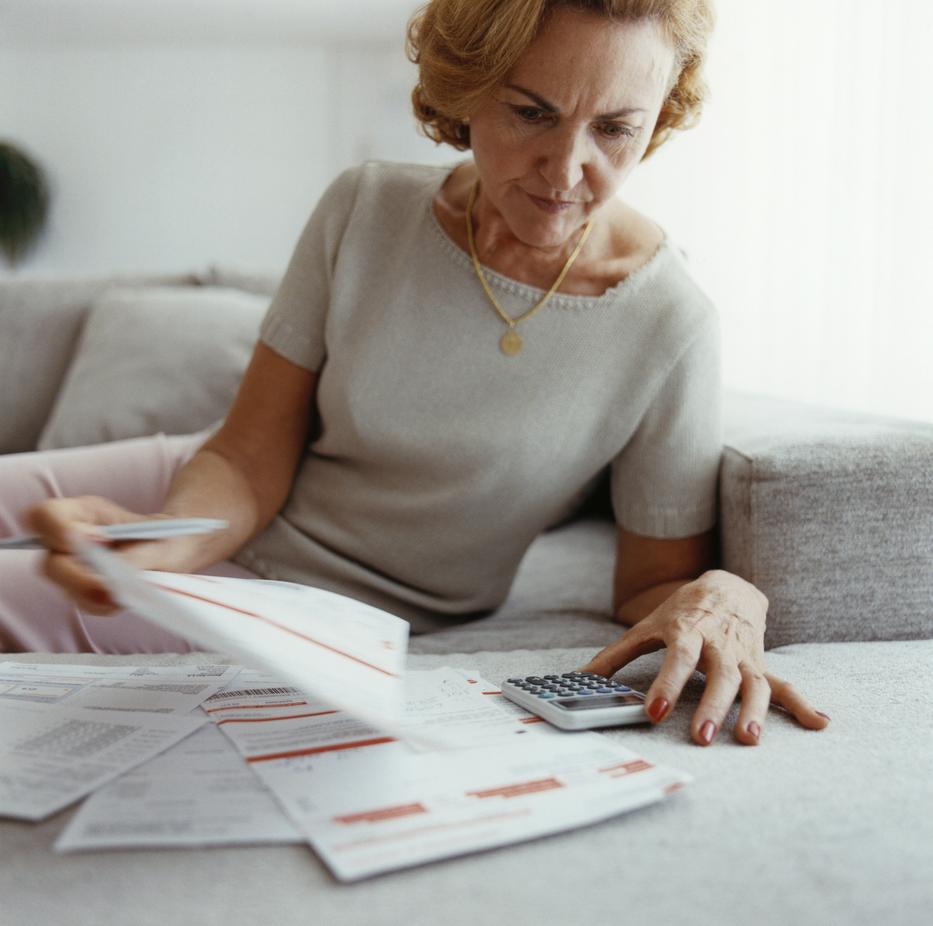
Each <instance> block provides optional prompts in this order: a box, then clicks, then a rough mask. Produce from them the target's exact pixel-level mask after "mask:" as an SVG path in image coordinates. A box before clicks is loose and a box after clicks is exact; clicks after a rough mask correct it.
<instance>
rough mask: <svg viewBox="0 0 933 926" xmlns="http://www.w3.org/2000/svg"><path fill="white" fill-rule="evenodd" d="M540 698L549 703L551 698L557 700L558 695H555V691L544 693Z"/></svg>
mask: <svg viewBox="0 0 933 926" xmlns="http://www.w3.org/2000/svg"><path fill="white" fill-rule="evenodd" d="M538 697H539V698H541V700H542V701H547V700H548V699H549V698H556V697H557V695H556V694H554V692H553V691H542V692H541V694H539V695H538Z"/></svg>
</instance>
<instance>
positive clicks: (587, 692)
mask: <svg viewBox="0 0 933 926" xmlns="http://www.w3.org/2000/svg"><path fill="white" fill-rule="evenodd" d="M577 694H578V695H593V694H596V692H595V691H590V689H589V688H584V689H582V690H581V691H578V692H577Z"/></svg>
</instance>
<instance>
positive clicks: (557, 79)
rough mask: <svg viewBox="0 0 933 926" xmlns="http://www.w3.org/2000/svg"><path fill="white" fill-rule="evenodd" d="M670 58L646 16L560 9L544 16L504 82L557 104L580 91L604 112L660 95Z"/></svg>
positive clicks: (564, 103) (650, 103)
mask: <svg viewBox="0 0 933 926" xmlns="http://www.w3.org/2000/svg"><path fill="white" fill-rule="evenodd" d="M674 57H675V55H674V51H673V49H672V48H671V46H670V44H669V43H668V42H667V41H666V39H665V38H664V35H663V33H662V31H661V29H660V27H659V26H658V25H657V24H656V23H654V22H652V21H650V20H641V21H638V22H632V21H626V22H612V21H610V20H608V19H607V18H606V17H603V16H599V15H597V14H593V13H581V12H579V11H577V10H570V9H566V8H564V9H558V10H556V11H555V12H554V13H553V14H552V15H551V16H550V17H549V19H548V21H547V23H546V24H545V26H544V28H543V29H542V31H541V32H540V33H539V35H538V36H537V38H536V39H535V40H534V42H532V44H531V45H530V46H529V47H528V48H527V49H526V50H525V52H524V53H523V54H522V56H521V57H520V58H519V60H518V61H517V62H516V65H515V67H514V68H513V69H512V71H511V73H510V74H509V76H508V78H507V80H506V81H505V84H506V85H508V84H513V85H517V86H521V87H527V88H529V89H533V90H534V91H535V93H537V94H539V95H541V96H542V97H545V98H547V99H548V101H549V102H551V103H553V104H555V105H557V107H558V108H561V109H563V108H564V107H566V106H569V105H570V104H571V102H572V101H576V100H580V101H581V102H582V100H581V97H583V96H585V97H586V98H587V100H589V102H590V103H591V104H592V105H596V106H599V105H601V104H605V106H606V109H605V111H606V112H609V111H614V110H616V109H622V108H623V107H641V108H649V107H651V106H653V105H655V104H656V103H658V102H659V101H660V100H659V98H660V96H663V92H664V90H665V89H666V87H667V84H668V81H669V79H670V77H671V70H672V68H673V65H674ZM622 97H624V98H622Z"/></svg>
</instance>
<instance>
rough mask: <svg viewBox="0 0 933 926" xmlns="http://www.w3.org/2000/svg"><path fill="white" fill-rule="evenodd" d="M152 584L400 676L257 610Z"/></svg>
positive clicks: (388, 673)
mask: <svg viewBox="0 0 933 926" xmlns="http://www.w3.org/2000/svg"><path fill="white" fill-rule="evenodd" d="M151 584H152V585H154V586H155V587H156V588H161V589H162V590H163V591H165V592H174V593H175V594H176V595H184V596H185V597H187V598H194V599H195V600H196V601H204V602H206V603H207V604H212V605H216V606H217V607H218V608H226V609H227V610H228V611H235V612H236V613H237V614H243V615H245V616H246V617H255V618H256V620H259V621H262V622H263V623H265V624H269V625H270V626H271V627H275V628H276V629H277V630H281V631H284V632H285V633H290V634H292V636H295V637H299V638H300V639H302V640H306V641H307V642H308V643H313V644H314V645H315V646H320V647H321V648H322V649H326V650H330V652H332V653H336V654H337V655H338V656H343V657H344V658H345V659H351V660H352V661H353V662H358V663H359V664H360V665H361V666H366V668H367V669H375V670H376V671H377V672H382V674H383V675H388V676H391V677H392V678H398V676H397V675H396V673H395V672H390V671H389V670H388V669H383V668H382V667H381V666H376V665H373V664H372V663H371V662H366V660H365V659H360V658H359V657H358V656H354V655H353V654H352V653H347V652H345V651H344V650H342V649H337V647H336V646H331V645H330V644H329V643H322V642H321V641H320V640H315V639H314V637H309V636H308V635H307V634H304V633H299V631H297V630H292V628H291V627H285V626H284V625H283V624H279V623H276V621H274V620H272V619H271V618H269V617H265V616H264V615H262V614H257V613H256V612H255V611H246V610H244V609H243V608H238V607H236V606H235V605H232V604H227V603H226V602H223V601H215V600H214V599H213V598H205V597H204V596H203V595H196V594H195V593H194V592H184V591H182V590H181V589H180V588H172V587H171V586H170V585H161V584H159V583H158V582H153V583H151Z"/></svg>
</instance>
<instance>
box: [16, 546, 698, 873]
mask: <svg viewBox="0 0 933 926" xmlns="http://www.w3.org/2000/svg"><path fill="white" fill-rule="evenodd" d="M87 556H88V559H89V560H90V561H92V562H93V563H94V565H95V568H97V569H98V571H99V572H101V574H102V575H103V576H104V577H105V578H106V580H107V581H108V584H109V585H110V588H111V592H112V594H114V596H115V597H116V598H117V600H119V601H120V602H121V603H122V604H124V605H126V606H128V607H132V608H133V609H134V610H136V611H137V612H140V613H142V614H144V615H145V616H147V617H149V618H150V619H152V620H154V621H155V622H156V623H158V624H159V625H160V626H163V627H165V628H166V629H169V630H171V631H172V632H173V633H176V634H179V635H181V636H185V637H187V638H189V639H192V640H194V641H195V642H197V643H199V644H200V645H202V646H204V647H205V648H206V649H210V650H214V651H224V652H229V653H232V654H234V655H235V656H237V657H238V658H240V659H242V660H243V661H244V662H245V663H248V664H249V665H250V668H242V667H240V666H176V667H159V668H134V667H117V668H107V669H101V668H99V667H91V666H87V667H85V666H60V665H44V666H43V665H29V664H23V663H5V664H0V814H2V815H7V816H14V817H17V818H20V819H28V820H38V819H42V818H43V817H45V816H48V815H49V814H51V813H54V812H56V811H58V810H60V809H62V808H63V807H65V806H67V805H69V804H71V803H73V802H74V801H76V800H78V799H79V798H82V797H85V796H87V795H89V794H90V795H91V796H90V797H89V798H88V799H87V800H86V801H85V802H84V804H83V805H82V807H81V808H80V809H79V811H78V813H77V814H76V815H75V816H74V817H73V818H72V820H71V821H70V823H69V825H68V826H67V827H66V828H65V830H64V831H63V832H62V834H61V836H60V838H59V840H58V842H57V844H56V849H58V850H59V851H65V852H69V851H80V850H91V849H111V848H132V847H171V846H191V845H199V846H209V845H231V844H259V843H264V844H282V843H297V842H305V843H308V844H309V845H310V846H311V847H313V849H314V850H315V851H316V852H317V854H318V855H319V857H320V858H321V859H322V860H323V861H324V862H325V864H327V866H328V867H329V868H330V870H331V871H332V872H333V873H334V875H335V876H336V877H338V878H339V879H341V880H346V881H352V880H356V879H360V878H365V877H368V876H371V875H375V874H379V873H383V872H386V871H390V870H394V869H399V868H405V867H409V866H412V865H417V864H421V863H423V862H428V861H432V860H435V859H440V858H446V857H450V856H454V855H460V854H464V853H468V852H473V851H477V850H481V849H486V848H492V847H494V846H501V845H505V844H508V843H512V842H518V841H521V840H525V839H530V838H533V837H537V836H542V835H545V834H550V833H556V832H559V831H562V830H567V829H571V828H575V827H579V826H583V825H586V824H589V823H593V822H596V821H598V820H604V819H606V818H608V817H611V816H614V815H616V814H619V813H621V812H623V811H626V810H630V809H633V808H635V807H639V806H643V805H645V804H648V803H651V802H654V801H658V800H661V799H662V798H664V797H665V796H666V795H667V794H669V793H671V791H673V790H676V789H677V788H679V787H681V786H682V785H683V784H685V783H687V781H689V776H687V775H686V774H684V773H682V772H679V771H676V770H674V769H670V768H663V767H658V766H655V765H654V764H652V763H651V762H649V761H647V760H645V759H644V758H643V757H641V756H639V755H637V754H635V753H633V752H631V751H629V750H626V749H624V748H622V747H620V746H618V745H616V744H614V743H612V742H611V741H610V740H608V739H607V738H605V737H603V736H601V735H599V734H596V733H587V732H582V733H581V732H574V733H567V732H563V731H560V730H557V729H556V728H554V727H551V726H550V725H548V724H546V723H545V722H543V721H541V720H540V718H538V717H535V716H533V715H531V714H529V713H528V712H527V711H525V710H524V709H523V708H520V707H518V706H517V705H515V704H513V703H512V702H510V701H507V700H506V699H505V698H504V697H503V696H502V694H501V692H500V691H499V690H498V688H497V686H495V685H493V684H491V683H490V682H488V681H487V680H485V679H482V678H481V677H480V676H479V675H478V674H477V673H475V672H469V671H463V670H458V669H452V668H443V669H437V670H432V671H422V672H407V673H406V672H405V671H404V658H405V650H406V644H407V624H406V623H405V622H404V621H401V620H399V619H398V618H396V617H393V616H392V615H389V614H385V613H384V612H381V611H378V610H376V609H374V608H370V607H368V606H365V605H362V604H358V603H356V602H353V601H351V600H349V599H346V598H342V597H341V596H337V595H333V594H331V593H328V592H323V591H319V590H316V589H310V588H306V587H304V586H296V585H290V584H287V583H277V582H254V581H248V580H242V579H221V578H212V577H203V576H179V575H175V574H169V573H152V572H150V573H138V572H135V571H133V570H131V569H129V568H128V567H127V566H126V565H125V564H124V563H123V562H122V561H120V560H119V559H117V558H116V557H114V556H113V555H112V554H110V553H108V552H107V551H104V550H101V549H100V548H96V549H94V550H93V551H90V552H88V553H87Z"/></svg>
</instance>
